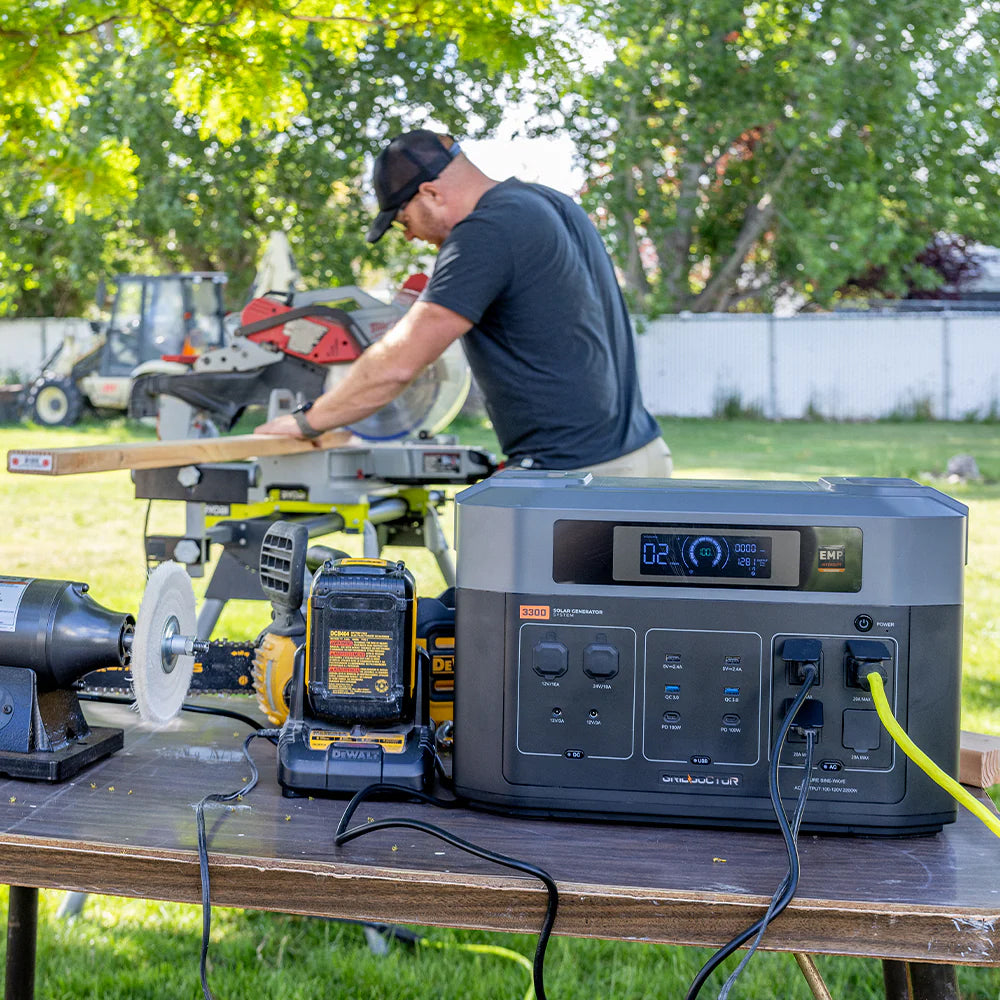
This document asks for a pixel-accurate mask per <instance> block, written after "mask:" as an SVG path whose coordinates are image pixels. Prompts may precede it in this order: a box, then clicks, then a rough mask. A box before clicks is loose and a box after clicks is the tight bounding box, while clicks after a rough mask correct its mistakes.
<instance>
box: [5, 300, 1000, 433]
mask: <svg viewBox="0 0 1000 1000" xmlns="http://www.w3.org/2000/svg"><path fill="white" fill-rule="evenodd" d="M636 328H637V330H638V331H639V333H638V336H637V338H636V343H637V345H638V355H639V379H640V382H641V384H642V392H643V397H644V399H645V402H646V405H647V406H648V407H649V409H650V410H651V411H652V412H653V413H655V414H656V415H657V416H678V417H706V416H712V414H713V413H715V412H717V411H719V410H720V409H721V408H722V407H723V406H724V405H725V404H726V403H727V402H729V403H730V404H731V405H738V406H739V407H741V408H743V409H746V410H756V411H758V412H760V413H762V414H763V415H764V416H766V417H770V418H773V419H794V418H797V417H803V416H810V415H811V416H821V417H826V418H828V419H832V420H866V419H874V418H878V417H886V416H890V415H893V414H898V415H906V414H913V413H916V412H922V413H926V414H928V415H932V416H934V417H936V418H939V419H945V420H961V419H964V418H966V417H979V418H981V417H985V416H988V415H990V416H997V415H1000V313H980V312H977V313H968V312H952V313H948V312H936V313H909V314H907V313H901V314H885V313H879V314H864V313H833V314H816V315H803V316H793V317H788V318H781V319H779V318H776V317H774V316H769V315H752V314H745V315H743V314H732V313H714V314H709V315H679V316H664V317H661V318H659V319H655V320H652V321H650V322H645V323H644V322H643V321H638V322H637V323H636ZM67 333H70V334H74V335H77V336H83V337H85V336H87V335H89V333H90V329H89V326H88V324H87V322H86V321H85V320H82V319H33V320H5V321H0V376H2V375H3V374H5V373H7V372H10V371H15V372H18V373H20V374H22V375H30V374H32V373H34V372H36V371H37V370H38V368H39V367H40V365H41V363H42V360H43V358H44V357H46V356H47V355H48V354H49V353H50V352H51V351H52V350H53V349H54V348H55V347H56V346H58V344H59V343H60V342H61V340H62V338H63V336H64V335H65V334H67Z"/></svg>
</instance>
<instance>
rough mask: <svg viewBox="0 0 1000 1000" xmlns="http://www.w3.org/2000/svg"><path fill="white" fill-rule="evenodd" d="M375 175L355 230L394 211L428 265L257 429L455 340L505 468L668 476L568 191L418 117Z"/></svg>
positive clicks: (615, 310) (279, 426)
mask: <svg viewBox="0 0 1000 1000" xmlns="http://www.w3.org/2000/svg"><path fill="white" fill-rule="evenodd" d="M374 185H375V193H376V195H377V197H378V205H379V209H380V211H379V214H378V217H377V218H376V220H375V222H374V224H373V225H372V227H371V230H370V231H369V233H368V241H369V242H370V243H374V242H376V241H377V240H379V239H381V237H382V236H383V235H384V233H385V232H386V230H388V228H389V226H390V225H392V224H393V223H394V222H395V223H397V224H398V225H400V226H402V227H403V229H404V230H405V234H406V238H407V239H408V240H413V239H419V240H423V241H425V242H427V243H431V244H433V245H434V246H436V247H438V249H439V253H438V257H437V261H436V263H435V267H434V273H433V275H432V276H431V279H430V281H429V282H428V284H427V287H426V288H425V289H424V291H423V292H422V293H421V294H420V297H419V298H418V300H417V301H416V302H415V303H414V305H413V306H412V307H411V308H410V309H409V311H408V312H407V313H406V314H405V315H404V316H403V317H402V318H401V319H400V320H399V322H397V323H396V325H395V326H394V327H393V328H392V329H391V330H390V331H389V332H388V333H386V334H385V336H383V337H382V338H381V339H380V340H378V341H377V342H376V343H375V344H373V345H372V346H371V347H369V348H368V349H367V350H366V351H365V352H364V353H363V354H362V355H361V357H360V358H359V359H358V360H357V361H356V362H354V364H353V365H352V367H351V370H350V371H349V372H348V374H347V376H346V377H345V378H344V379H343V380H342V381H341V382H340V383H338V385H337V386H336V387H334V388H333V389H331V390H329V391H328V392H325V393H323V395H321V396H320V397H319V398H318V399H317V400H315V402H314V403H311V404H306V405H305V406H304V407H301V408H300V409H299V410H298V411H296V412H295V413H294V414H289V415H284V416H281V417H278V418H277V419H275V420H272V421H270V422H268V423H266V424H264V425H262V426H261V427H259V428H258V429H257V433H261V434H288V435H291V436H293V437H313V436H316V435H317V434H319V433H321V432H323V431H325V430H329V429H331V428H333V427H341V426H345V425H349V424H351V423H353V422H355V421H357V420H360V419H362V418H363V417H366V416H368V415H369V414H370V413H373V412H374V411H375V410H377V409H379V408H380V407H381V406H383V405H385V404H386V403H388V402H390V401H391V400H392V399H394V398H395V397H396V396H397V395H398V394H399V393H400V392H402V391H403V390H404V389H405V388H406V386H407V385H408V384H409V383H410V381H412V380H413V379H414V378H415V377H416V376H417V375H418V374H419V373H420V371H421V370H422V369H423V368H424V367H425V366H426V365H428V364H429V363H431V362H432V361H434V360H435V359H436V358H437V357H438V356H439V355H440V354H441V353H442V352H443V351H444V350H445V349H446V348H447V347H448V345H449V344H451V343H452V342H453V341H455V340H458V339H459V338H462V346H463V348H464V350H465V354H466V357H467V358H468V360H469V365H470V367H471V368H472V371H473V374H474V375H475V377H476V380H477V382H478V383H479V386H480V388H481V389H482V390H483V395H484V397H485V401H486V408H487V411H488V412H489V415H490V419H491V420H492V421H493V427H494V429H495V431H496V434H497V437H498V439H499V441H500V447H501V448H502V449H503V451H504V453H505V455H506V456H507V464H508V466H516V465H521V466H523V467H526V468H542V469H563V470H589V471H593V472H595V473H597V474H600V475H633V476H648V477H659V476H669V475H670V472H671V458H670V451H669V449H668V448H667V446H666V444H665V443H664V441H663V439H662V438H661V437H660V432H659V428H658V426H657V424H656V421H655V420H654V419H653V417H652V416H651V415H650V414H649V413H648V412H647V411H646V409H645V408H644V406H643V404H642V399H641V396H640V392H639V384H638V377H637V374H636V361H635V346H634V343H633V337H632V327H631V322H630V320H629V316H628V312H627V310H626V307H625V303H624V300H623V299H622V296H621V291H620V290H619V288H618V283H617V280H616V278H615V274H614V269H613V266H612V264H611V260H610V258H609V257H608V254H607V252H606V250H605V249H604V245H603V243H602V241H601V238H600V236H599V235H598V233H597V230H596V229H595V228H594V226H593V225H592V224H591V222H590V220H589V219H588V218H587V215H586V213H585V212H584V211H583V209H582V208H580V206H579V205H577V204H576V203H575V202H574V201H573V200H572V199H570V198H568V197H566V196H565V195H563V194H560V193H559V192H557V191H554V190H552V189H551V188H547V187H543V186H542V185H539V184H525V183H522V182H521V181H518V180H515V179H513V178H511V179H510V180H506V181H502V182H498V181H495V180H493V179H491V178H490V177H488V176H487V175H486V174H484V173H483V172H482V171H481V170H480V169H479V168H478V167H476V166H475V165H474V164H473V163H471V162H470V161H469V160H468V159H467V158H466V156H465V155H464V154H463V153H462V151H461V149H460V147H459V146H458V144H457V143H455V142H454V141H453V140H452V139H451V138H450V137H448V136H439V135H437V134H436V133H434V132H429V131H427V130H425V129H418V130H416V131H413V132H408V133H405V134H404V135H401V136H398V137H397V138H395V139H393V140H392V141H391V142H390V143H389V144H388V146H387V147H386V148H385V149H384V150H383V151H382V152H381V153H380V154H379V156H378V159H377V160H376V161H375V172H374Z"/></svg>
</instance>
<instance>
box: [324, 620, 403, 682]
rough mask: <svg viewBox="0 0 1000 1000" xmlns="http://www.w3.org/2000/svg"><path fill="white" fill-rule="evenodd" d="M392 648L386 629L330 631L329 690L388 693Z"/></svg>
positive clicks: (328, 650) (328, 647)
mask: <svg viewBox="0 0 1000 1000" xmlns="http://www.w3.org/2000/svg"><path fill="white" fill-rule="evenodd" d="M391 648H392V636H391V635H390V634H388V633H386V632H366V631H356V630H353V629H344V630H334V631H331V632H330V635H329V641H328V646H327V652H328V660H327V687H328V688H329V689H330V692H331V694H338V695H344V696H347V697H356V696H358V695H360V696H365V695H369V696H374V695H385V694H388V692H389V663H388V657H389V651H390V649H391Z"/></svg>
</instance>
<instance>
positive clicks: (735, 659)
mask: <svg viewBox="0 0 1000 1000" xmlns="http://www.w3.org/2000/svg"><path fill="white" fill-rule="evenodd" d="M742 662H743V657H742V656H727V657H726V666H727V667H738V666H739V665H740V664H741V663H742Z"/></svg>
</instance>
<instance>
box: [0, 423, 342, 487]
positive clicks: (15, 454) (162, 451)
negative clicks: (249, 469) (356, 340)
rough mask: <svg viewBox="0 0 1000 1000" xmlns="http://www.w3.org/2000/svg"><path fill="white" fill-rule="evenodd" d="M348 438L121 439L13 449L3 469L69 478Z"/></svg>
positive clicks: (333, 444)
mask: <svg viewBox="0 0 1000 1000" xmlns="http://www.w3.org/2000/svg"><path fill="white" fill-rule="evenodd" d="M350 440H351V433H350V432H349V431H338V430H334V431H327V432H326V434H323V435H321V436H320V437H318V438H316V439H314V440H312V441H304V440H302V439H300V438H292V437H272V436H269V435H263V434H234V435H231V436H229V437H216V438H191V439H185V440H182V441H124V442H121V443H120V444H98V445H90V446H88V447H84V448H12V449H11V450H10V451H8V452H7V471H8V472H14V473H25V474H28V475H36V476H68V475H76V474H77V473H81V472H111V471H115V470H119V469H167V468H172V467H174V466H177V465H198V464H200V463H204V462H235V461H239V460H240V459H244V458H261V457H263V456H265V455H295V454H299V453H301V452H309V451H315V450H320V451H324V450H326V449H328V448H339V447H342V446H343V445H345V444H347V443H348V442H349V441H350Z"/></svg>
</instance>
